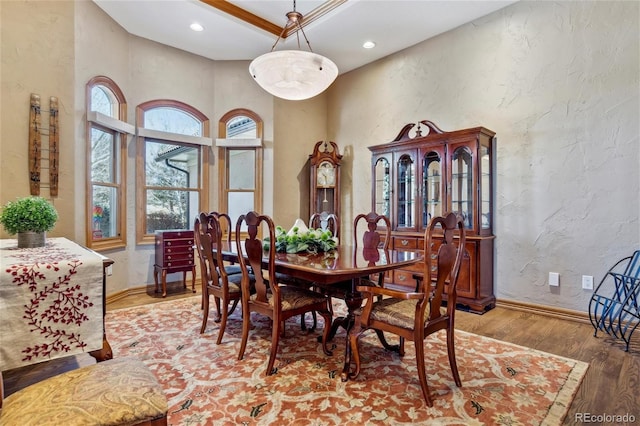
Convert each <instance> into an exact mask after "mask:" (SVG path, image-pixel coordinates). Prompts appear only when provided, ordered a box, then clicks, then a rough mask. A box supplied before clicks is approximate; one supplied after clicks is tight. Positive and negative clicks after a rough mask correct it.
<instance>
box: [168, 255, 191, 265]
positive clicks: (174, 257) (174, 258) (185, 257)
mask: <svg viewBox="0 0 640 426" xmlns="http://www.w3.org/2000/svg"><path fill="white" fill-rule="evenodd" d="M162 259H163V260H164V262H163V263H165V264H166V263H167V262H171V261H174V262H175V261H178V260H190V261H191V262H193V253H164V256H162Z"/></svg>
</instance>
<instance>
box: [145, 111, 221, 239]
mask: <svg viewBox="0 0 640 426" xmlns="http://www.w3.org/2000/svg"><path fill="white" fill-rule="evenodd" d="M136 120H137V123H138V142H137V155H136V159H137V160H136V161H137V162H136V170H137V172H136V173H137V176H136V178H137V185H136V187H137V200H138V206H137V209H136V210H137V212H138V215H137V222H136V230H137V232H136V235H137V242H138V243H143V242H153V240H154V234H155V232H156V231H158V230H168V229H191V227H192V222H193V218H194V217H195V216H196V215H197V214H199V213H200V212H201V211H205V210H208V207H209V206H208V204H209V203H208V198H207V192H206V191H204V186H205V182H207V181H208V167H205V165H206V164H208V162H209V150H210V148H209V147H210V146H211V139H210V138H209V137H208V136H209V120H208V119H207V117H206V116H205V115H204V114H202V113H201V112H199V111H198V110H196V109H195V108H193V107H191V106H189V105H187V104H183V103H182V102H178V101H172V100H155V101H149V102H146V103H144V104H141V105H139V106H138V108H137V111H136Z"/></svg>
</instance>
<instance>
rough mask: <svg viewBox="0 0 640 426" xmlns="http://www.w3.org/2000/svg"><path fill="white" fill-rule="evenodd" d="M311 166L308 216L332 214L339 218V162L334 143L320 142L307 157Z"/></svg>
mask: <svg viewBox="0 0 640 426" xmlns="http://www.w3.org/2000/svg"><path fill="white" fill-rule="evenodd" d="M309 159H310V165H311V186H310V190H311V196H310V197H309V200H310V203H309V215H312V214H314V213H323V212H326V213H327V214H330V213H333V214H335V215H336V216H338V218H340V160H341V159H342V155H340V153H339V152H338V145H336V143H335V142H324V141H320V142H318V143H316V146H315V147H314V148H313V154H311V155H310V156H309Z"/></svg>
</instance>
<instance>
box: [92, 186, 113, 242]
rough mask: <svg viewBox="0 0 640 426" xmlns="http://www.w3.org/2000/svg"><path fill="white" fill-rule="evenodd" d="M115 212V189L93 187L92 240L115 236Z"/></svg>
mask: <svg viewBox="0 0 640 426" xmlns="http://www.w3.org/2000/svg"><path fill="white" fill-rule="evenodd" d="M117 212H118V197H117V190H116V188H113V187H108V186H101V185H93V240H100V239H102V238H111V237H115V236H117V229H118V223H117V218H118V214H117Z"/></svg>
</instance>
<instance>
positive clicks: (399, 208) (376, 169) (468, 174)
mask: <svg viewBox="0 0 640 426" xmlns="http://www.w3.org/2000/svg"><path fill="white" fill-rule="evenodd" d="M414 127H416V124H413V123H412V124H407V125H406V126H404V128H403V129H402V130H401V131H400V133H399V134H398V136H397V137H396V138H395V139H394V140H392V141H391V142H389V143H386V144H383V145H377V146H372V147H369V150H370V151H371V153H372V208H373V209H374V210H375V211H376V212H377V213H381V214H385V215H387V216H388V217H389V219H390V220H391V226H392V232H391V235H392V237H391V238H392V241H391V245H390V246H391V248H394V249H407V250H415V249H423V248H424V231H425V229H426V227H427V225H428V223H429V221H430V220H431V218H432V217H434V216H440V215H443V214H444V213H446V212H448V211H455V212H458V213H459V214H461V215H462V217H463V219H464V222H465V229H466V235H467V242H466V244H465V256H464V260H463V264H462V266H461V270H460V276H459V281H458V303H459V304H460V305H464V306H466V307H468V308H469V309H470V310H472V311H474V312H479V313H480V312H484V311H486V310H488V309H491V308H493V307H494V306H495V295H494V292H493V251H494V239H495V236H494V235H493V199H492V196H493V192H494V188H493V185H494V183H493V168H494V162H495V154H494V153H495V133H494V132H492V131H491V130H488V129H486V128H484V127H475V128H470V129H463V130H456V131H450V132H445V131H443V130H441V129H440V128H438V126H437V125H435V124H434V123H433V122H431V121H428V120H423V121H421V122H419V123H418V124H417V128H415V130H414ZM435 244H438V242H437V241H436V242H435ZM436 248H437V247H436ZM421 272H422V269H421V268H420V266H419V265H416V266H414V267H412V268H408V269H401V270H396V271H393V274H389V276H388V277H387V280H388V281H390V282H393V283H394V284H397V285H400V286H403V287H407V288H412V287H413V286H414V285H415V279H414V275H416V274H418V275H419V274H421Z"/></svg>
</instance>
